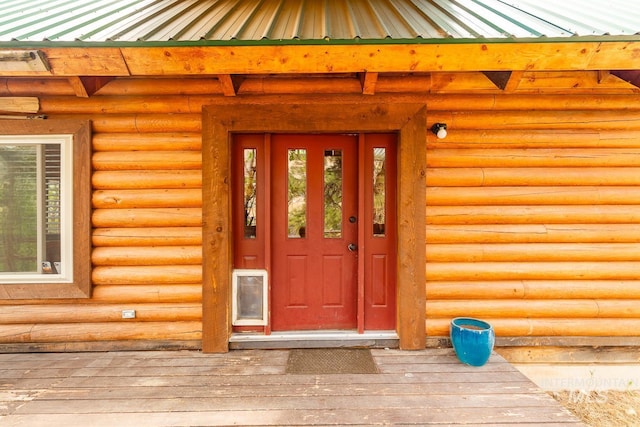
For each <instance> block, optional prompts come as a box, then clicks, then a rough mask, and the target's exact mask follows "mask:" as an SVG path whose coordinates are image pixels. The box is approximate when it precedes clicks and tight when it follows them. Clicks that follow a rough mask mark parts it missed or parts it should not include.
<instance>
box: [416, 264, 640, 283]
mask: <svg viewBox="0 0 640 427" xmlns="http://www.w3.org/2000/svg"><path fill="white" fill-rule="evenodd" d="M637 278H638V263H637V262H478V263H474V262H438V263H435V262H431V263H429V264H427V266H426V279H427V281H438V280H443V281H467V280H468V281H493V280H635V279H637Z"/></svg>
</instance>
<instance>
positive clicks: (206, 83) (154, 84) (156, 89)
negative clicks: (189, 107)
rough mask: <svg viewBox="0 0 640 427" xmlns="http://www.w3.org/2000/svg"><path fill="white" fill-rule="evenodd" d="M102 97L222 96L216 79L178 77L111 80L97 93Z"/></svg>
mask: <svg viewBox="0 0 640 427" xmlns="http://www.w3.org/2000/svg"><path fill="white" fill-rule="evenodd" d="M98 94H99V95H103V96H118V97H119V96H131V95H133V96H140V95H142V96H156V97H157V96H164V95H198V94H210V95H220V96H222V89H221V88H220V82H218V79H215V78H212V77H203V78H193V79H191V78H189V79H185V78H179V77H157V76H154V77H149V78H142V77H135V78H126V77H122V78H118V79H115V80H112V81H111V82H109V84H107V85H106V86H104V87H103V88H102V89H100V91H99V92H98Z"/></svg>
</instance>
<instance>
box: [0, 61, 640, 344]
mask: <svg viewBox="0 0 640 427" xmlns="http://www.w3.org/2000/svg"><path fill="white" fill-rule="evenodd" d="M581 76H582V75H581ZM584 76H586V77H580V78H584V79H586V80H587V81H586V82H585V81H579V82H578V83H579V84H580V85H584V86H587V87H586V88H585V89H583V90H580V89H577V90H576V89H575V85H576V77H575V76H570V77H568V76H564V75H562V74H560V73H558V74H556V75H554V76H549V75H546V74H545V75H543V74H539V75H537V76H533V75H531V76H530V77H529V78H528V79H523V80H522V81H521V83H520V87H519V88H518V90H515V91H513V92H511V93H503V92H502V91H500V90H498V89H496V88H495V87H494V86H492V84H491V83H490V82H488V81H487V80H486V79H485V78H484V77H483V76H482V75H481V74H479V73H478V74H473V73H468V75H464V73H461V74H451V75H448V76H445V77H442V76H435V75H434V76H429V75H425V76H380V77H379V78H378V80H377V82H376V88H375V93H376V95H362V90H363V87H362V85H361V82H360V81H359V80H358V79H357V78H353V77H355V76H349V75H346V76H334V77H332V78H318V77H298V78H292V77H287V76H284V77H280V78H267V77H264V78H263V77H256V78H250V79H246V80H245V81H244V82H243V83H242V85H240V87H239V90H238V96H244V97H252V98H253V99H255V100H256V102H274V101H275V102H277V99H278V96H280V95H283V94H296V95H300V94H305V95H306V96H313V97H323V96H325V97H335V96H338V97H342V96H349V97H352V98H351V99H354V98H356V99H362V100H363V102H366V100H367V99H375V98H376V97H377V96H378V95H380V96H385V97H387V98H386V99H387V100H389V101H390V102H424V103H426V104H427V107H428V121H429V123H428V126H431V124H432V123H435V122H445V123H447V124H448V128H449V135H448V136H447V138H446V139H443V140H438V139H436V138H435V136H433V135H429V137H428V140H427V141H426V143H427V165H428V171H427V188H426V194H427V217H426V230H427V248H426V253H427V259H426V264H425V265H426V282H425V286H426V292H427V304H426V307H425V308H426V311H425V312H426V326H427V334H428V336H430V337H443V336H446V335H447V334H448V323H449V320H450V319H451V318H452V317H455V316H475V317H481V318H483V319H485V320H488V321H490V322H492V323H493V324H494V327H495V329H496V332H497V334H498V336H499V337H507V338H508V337H515V338H521V337H533V338H536V337H549V336H555V337H602V336H635V337H636V338H637V337H638V333H637V332H634V331H637V330H639V329H640V328H639V327H640V304H638V303H639V302H640V301H638V300H639V299H640V286H639V285H640V281H638V280H637V277H638V269H637V265H638V263H637V261H638V260H639V258H640V250H639V249H640V231H639V230H640V226H639V223H640V99H639V98H640V97H639V96H638V95H637V92H636V90H635V89H634V88H632V87H630V86H629V85H626V84H625V85H623V84H622V83H620V82H617V81H612V82H611V84H610V85H600V86H598V83H597V82H595V74H593V75H592V74H588V73H584ZM545 79H547V80H546V82H544V81H545ZM550 81H552V82H553V84H551V85H550V84H549V82H550ZM461 82H463V83H461ZM540 82H544V83H540ZM456 84H457V85H458V86H456ZM540 85H543V86H544V88H543V87H541V86H540ZM550 86H551V87H550ZM549 87H550V88H549ZM594 87H595V89H594ZM76 95H77V92H75V91H74V89H73V86H72V85H71V84H70V81H69V80H68V79H42V80H37V79H22V78H7V79H2V80H0V96H37V97H38V98H39V101H40V113H41V114H45V115H47V117H48V119H50V120H54V119H58V118H76V119H78V118H80V119H90V120H92V123H93V164H92V168H93V171H94V172H93V178H92V186H93V200H92V204H93V209H94V211H93V218H92V221H93V227H94V230H93V240H92V243H93V252H92V263H93V273H92V279H93V295H92V298H91V299H90V300H63V301H59V300H58V301H52V300H47V301H37V300H29V301H2V302H0V304H2V310H1V311H0V344H2V345H3V346H4V347H3V348H5V349H7V348H10V347H11V345H14V344H20V343H28V344H29V345H30V346H31V347H30V348H31V349H38V348H39V349H45V350H61V349H83V348H91V349H95V348H100V345H103V348H109V349H116V348H119V347H121V348H198V347H199V346H200V339H201V331H202V324H201V315H202V313H201V310H202V303H201V294H202V253H201V252H202V246H201V242H202V239H201V223H202V218H201V207H202V197H201V186H202V182H201V151H200V149H201V109H202V106H203V105H211V104H216V103H221V102H226V99H227V98H226V97H225V96H224V88H223V87H222V85H221V84H220V82H219V81H218V80H217V79H215V78H187V79H184V78H157V79H154V78H118V79H115V80H113V81H111V82H110V83H108V84H107V85H106V86H104V87H103V88H102V89H100V90H99V91H98V92H97V93H96V94H95V95H93V96H91V97H88V98H81V97H77V96H76ZM125 309H132V310H136V318H135V319H126V320H125V319H122V316H121V313H122V310H125Z"/></svg>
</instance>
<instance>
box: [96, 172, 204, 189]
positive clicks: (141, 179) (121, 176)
mask: <svg viewBox="0 0 640 427" xmlns="http://www.w3.org/2000/svg"><path fill="white" fill-rule="evenodd" d="M91 183H92V184H93V188H94V189H96V190H115V189H127V190H132V189H145V190H146V189H156V188H201V187H202V172H201V171H200V170H158V171H155V170H152V171H146V170H142V171H141V170H138V171H97V172H94V174H93V176H92V178H91Z"/></svg>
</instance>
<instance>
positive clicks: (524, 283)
mask: <svg viewBox="0 0 640 427" xmlns="http://www.w3.org/2000/svg"><path fill="white" fill-rule="evenodd" d="M426 292H427V300H429V301H438V300H451V299H466V300H469V301H475V303H476V304H482V302H481V301H479V300H485V299H537V300H541V299H546V300H551V301H550V302H549V304H554V303H555V301H553V300H564V299H580V298H583V299H597V300H602V299H625V300H626V299H629V300H639V299H640V281H639V280H562V281H554V280H502V281H478V282H469V281H458V282H450V281H445V282H427V285H426Z"/></svg>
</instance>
